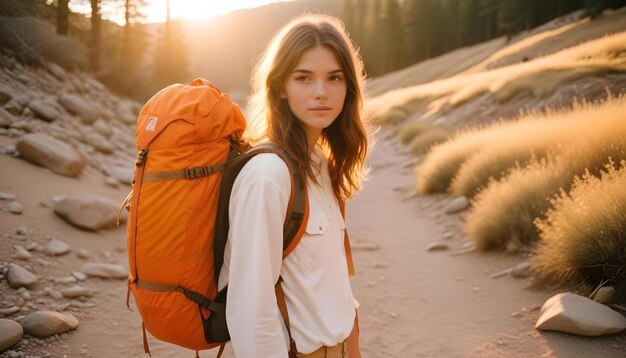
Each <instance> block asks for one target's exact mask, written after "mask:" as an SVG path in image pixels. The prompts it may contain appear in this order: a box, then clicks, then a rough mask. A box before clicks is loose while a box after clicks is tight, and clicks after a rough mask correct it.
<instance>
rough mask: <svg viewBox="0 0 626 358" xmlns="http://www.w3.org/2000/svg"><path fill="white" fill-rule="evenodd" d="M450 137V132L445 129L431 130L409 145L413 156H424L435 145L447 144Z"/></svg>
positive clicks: (418, 136)
mask: <svg viewBox="0 0 626 358" xmlns="http://www.w3.org/2000/svg"><path fill="white" fill-rule="evenodd" d="M449 137H450V132H449V131H448V130H446V129H443V128H431V129H428V130H426V131H424V132H422V133H420V134H419V135H417V136H415V138H413V140H412V141H411V144H409V147H410V149H411V153H413V155H423V154H425V153H427V152H428V151H429V150H430V148H432V147H433V146H434V145H436V144H439V143H442V142H445V141H446V140H447V139H448V138H449Z"/></svg>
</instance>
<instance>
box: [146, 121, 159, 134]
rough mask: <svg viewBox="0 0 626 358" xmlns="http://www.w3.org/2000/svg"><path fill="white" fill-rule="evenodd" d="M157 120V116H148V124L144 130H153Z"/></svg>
mask: <svg viewBox="0 0 626 358" xmlns="http://www.w3.org/2000/svg"><path fill="white" fill-rule="evenodd" d="M157 120H159V119H158V118H157V117H150V121H149V122H148V125H147V126H146V132H154V130H155V129H156V125H157Z"/></svg>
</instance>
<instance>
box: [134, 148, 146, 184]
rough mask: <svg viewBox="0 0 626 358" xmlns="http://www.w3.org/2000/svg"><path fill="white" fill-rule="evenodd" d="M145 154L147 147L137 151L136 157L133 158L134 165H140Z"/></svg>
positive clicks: (144, 158) (144, 159) (143, 160)
mask: <svg viewBox="0 0 626 358" xmlns="http://www.w3.org/2000/svg"><path fill="white" fill-rule="evenodd" d="M146 154H148V148H146V149H142V150H140V151H139V153H137V158H136V159H135V166H136V167H140V166H142V165H143V163H144V162H145V161H146ZM133 180H134V179H133Z"/></svg>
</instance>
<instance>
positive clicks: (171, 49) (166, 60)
mask: <svg viewBox="0 0 626 358" xmlns="http://www.w3.org/2000/svg"><path fill="white" fill-rule="evenodd" d="M166 6H167V20H166V22H165V25H164V28H163V35H162V37H161V39H160V41H159V43H158V44H157V46H156V52H155V56H154V58H155V61H154V79H155V82H156V85H157V86H158V87H163V86H167V85H170V84H173V83H176V82H184V81H187V80H189V63H188V59H187V48H186V46H185V39H184V35H183V33H182V31H181V29H180V27H179V23H176V22H173V21H172V20H171V18H170V0H167V2H166Z"/></svg>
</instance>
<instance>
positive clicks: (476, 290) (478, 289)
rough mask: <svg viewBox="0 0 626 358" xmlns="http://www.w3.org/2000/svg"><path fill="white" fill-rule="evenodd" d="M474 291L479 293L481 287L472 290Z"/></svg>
mask: <svg viewBox="0 0 626 358" xmlns="http://www.w3.org/2000/svg"><path fill="white" fill-rule="evenodd" d="M472 291H474V292H478V291H480V287H478V286H474V288H472Z"/></svg>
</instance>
